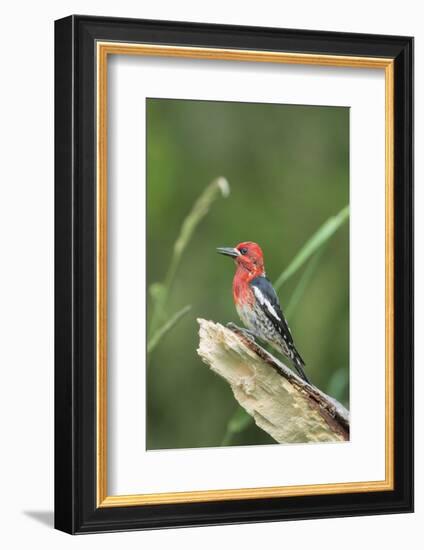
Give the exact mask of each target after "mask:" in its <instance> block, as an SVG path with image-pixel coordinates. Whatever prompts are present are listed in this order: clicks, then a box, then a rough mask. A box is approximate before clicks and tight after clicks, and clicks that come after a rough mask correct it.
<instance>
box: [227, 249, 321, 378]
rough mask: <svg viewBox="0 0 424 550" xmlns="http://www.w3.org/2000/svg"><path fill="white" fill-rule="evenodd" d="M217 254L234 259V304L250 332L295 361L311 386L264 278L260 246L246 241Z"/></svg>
mask: <svg viewBox="0 0 424 550" xmlns="http://www.w3.org/2000/svg"><path fill="white" fill-rule="evenodd" d="M217 251H218V252H219V253H220V254H225V255H226V256H231V257H232V258H234V260H235V264H236V273H235V275H234V279H233V297H234V303H235V306H236V309H237V313H238V314H239V317H240V319H241V320H242V321H243V323H244V325H245V326H246V327H247V329H248V332H249V333H250V334H252V335H253V336H255V337H257V338H259V339H261V340H263V341H265V342H268V343H269V344H270V345H271V346H272V347H273V348H274V349H276V350H277V351H279V352H280V353H283V355H285V356H286V357H287V358H288V359H290V360H291V361H292V362H293V365H294V366H295V368H296V370H297V372H298V373H299V375H300V376H301V377H302V378H303V379H304V380H305V381H306V382H308V383H310V382H309V380H308V377H307V376H306V374H305V371H304V369H303V367H304V366H305V362H304V361H303V359H302V357H301V356H300V354H299V352H298V351H297V349H296V346H295V345H294V342H293V337H292V335H291V332H290V329H289V326H288V324H287V321H286V319H285V317H284V315H283V312H282V311H281V306H280V302H279V300H278V296H277V294H276V292H275V290H274V288H273V286H272V284H271V283H270V281H269V280H268V279H267V278H266V276H265V267H264V256H263V253H262V250H261V247H260V246H259V245H257V244H256V243H252V242H244V243H240V244H238V245H237V246H236V247H235V248H218V249H217Z"/></svg>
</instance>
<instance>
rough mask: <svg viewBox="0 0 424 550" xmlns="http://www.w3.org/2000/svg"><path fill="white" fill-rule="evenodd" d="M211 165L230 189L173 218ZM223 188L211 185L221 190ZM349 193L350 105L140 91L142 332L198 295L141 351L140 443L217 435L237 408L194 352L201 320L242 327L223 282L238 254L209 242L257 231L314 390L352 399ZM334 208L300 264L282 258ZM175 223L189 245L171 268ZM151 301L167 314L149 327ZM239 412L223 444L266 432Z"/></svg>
mask: <svg viewBox="0 0 424 550" xmlns="http://www.w3.org/2000/svg"><path fill="white" fill-rule="evenodd" d="M217 173H221V174H225V176H226V178H228V181H230V182H231V195H230V197H228V198H227V200H225V201H218V202H215V203H214V205H213V207H212V208H210V209H209V211H208V213H207V218H206V219H205V218H202V220H203V221H202V222H201V223H200V222H199V223H197V225H195V227H188V228H186V229H184V231H183V228H182V224H181V221H182V220H185V219H186V218H187V216H188V213H190V212H192V211H193V209H194V207H192V205H194V204H195V203H196V201H197V200H198V197H200V196H201V195H202V194H203V192H204V191H205V185H206V183H207V182H209V181H211V180H212V179H213V178H214V177H215V175H216V174H217ZM221 194H222V192H221V191H220V190H218V191H217V195H216V197H215V198H216V199H217V198H218V197H219V196H220V195H221ZM348 202H349V109H347V108H340V107H315V106H310V107H308V106H301V105H270V104H245V103H230V102H208V101H181V100H162V99H149V100H148V102H147V213H148V214H147V216H148V218H147V262H146V266H147V284H148V288H149V303H148V309H147V317H148V326H149V339H150V338H151V337H152V335H153V334H154V333H155V332H156V330H157V329H158V328H160V327H163V325H164V324H165V322H166V321H167V320H168V319H170V318H171V317H172V312H177V311H180V310H181V308H182V306H184V305H185V304H191V306H192V308H191V310H190V312H189V313H188V314H187V313H186V314H185V315H183V316H182V317H180V318H179V319H178V322H177V323H176V324H174V325H173V326H172V330H169V331H168V332H166V337H164V338H162V339H160V342H159V344H158V345H156V347H155V348H154V352H153V353H150V354H149V356H148V365H149V368H148V372H147V441H146V446H147V448H148V449H164V448H189V447H208V446H209V447H212V446H217V445H220V444H221V443H222V440H223V436H224V434H225V433H226V430H227V426H228V421H229V419H231V418H232V417H233V414H234V410H235V401H234V396H233V394H232V392H231V389H230V388H229V387H228V384H226V382H224V381H223V380H221V379H220V378H219V377H218V376H215V375H214V374H213V373H211V371H210V370H209V369H208V368H206V367H205V365H203V364H202V363H201V362H200V359H199V357H198V355H197V353H196V349H197V347H198V339H199V337H198V325H197V322H196V318H197V317H204V318H207V319H212V320H214V321H219V322H221V323H226V322H228V321H234V322H236V323H238V324H240V321H239V319H238V317H237V313H236V311H235V308H234V304H233V300H232V292H231V282H232V278H233V274H234V265H233V262H232V261H231V260H230V259H229V258H225V257H223V256H220V255H218V254H217V253H216V247H218V246H234V245H236V244H237V243H239V242H241V241H247V240H252V241H256V242H258V243H259V244H260V245H261V247H262V249H263V250H264V254H265V263H266V268H267V275H268V277H269V278H270V279H271V280H272V281H276V280H278V279H279V278H280V276H281V275H282V269H283V268H285V269H284V271H283V273H286V274H285V275H284V279H283V282H282V283H281V286H280V288H279V292H278V294H279V298H280V301H281V304H282V306H283V310H284V312H285V314H286V315H287V316H288V317H290V326H291V329H292V332H293V336H294V339H295V342H296V345H297V347H298V348H299V351H300V353H301V354H302V356H303V357H304V359H305V361H306V364H307V368H308V373H309V374H310V376H311V379H312V380H313V381H314V383H316V385H317V386H318V387H319V388H321V389H322V390H323V391H325V392H327V393H330V394H331V395H333V396H334V397H335V398H336V399H338V400H339V401H341V402H343V403H345V404H346V405H348V401H349V383H348V376H349V225H348V223H346V221H347V219H348V211H347V210H346V211H344V213H343V214H342V212H343V209H344V207H345V205H346V204H348ZM202 210H203V209H202ZM199 211H200V209H199ZM337 212H339V213H340V214H338V215H337V216H336V217H335V220H334V221H331V223H330V224H329V225H328V226H327V229H326V231H325V232H323V233H322V234H321V236H320V237H319V241H321V239H322V241H323V242H322V244H321V245H320V246H317V241H314V242H313V243H312V245H311V244H310V245H308V247H309V248H307V249H306V252H305V250H303V252H302V257H303V258H304V259H303V263H302V265H300V264H299V259H297V260H296V262H297V267H296V264H294V267H293V266H292V267H290V266H291V265H292V262H294V260H295V259H296V258H297V257H298V255H299V254H300V251H301V250H302V247H303V246H305V247H306V243H308V241H309V239H310V238H311V235H314V233H315V232H316V231H317V228H319V227H321V226H322V224H323V221H324V220H329V218H331V217H333V216H334V213H337ZM340 218H342V220H341V219H340ZM343 219H344V222H343ZM183 225H184V224H183ZM335 225H338V228H336V229H334V226H335ZM329 233H331V236H328V235H329ZM182 234H184V235H187V239H188V240H187V242H188V243H189V244H188V245H187V244H185V245H184V246H183V247H182V252H181V255H180V257H179V259H178V262H177V264H176V266H175V267H173V268H172V270H171V274H172V277H170V276H169V271H170V266H171V262H172V261H173V260H172V258H173V256H174V253H175V243H176V241H177V240H178V239H179V237H180V236H181V235H182ZM324 241H325V242H324ZM318 244H320V243H318ZM178 249H179V248H178V247H177V250H178ZM314 264H315V266H314ZM286 266H287V267H286ZM289 268H290V269H291V271H292V273H291V274H290V273H289V276H287V270H288V269H289ZM164 274H166V275H165V276H164ZM169 280H170V281H171V283H172V284H171V285H169V287H168V289H167V290H166V285H167V284H168V283H167V281H169ZM158 281H161V283H157V282H158ZM152 285H154V286H152ZM158 300H159V301H160V302H162V304H163V309H164V310H166V316H164V315H162V316H161V317H160V319H159V318H158V319H157V321H155V323H157V324H156V329H155V331H154V332H151V328H150V327H151V326H152V319H153V316H154V315H155V310H156V308H157V305H156V303H157V301H158ZM156 315H158V314H157V313H156ZM340 370H341V371H342V372H343V373H344V379H343V380H345V382H343V383H338V384H336V383H335V382H333V381H332V380H333V377H334V376H335V373H336V372H338V371H340ZM340 378H341V375H340ZM334 384H335V385H334ZM331 388H333V389H335V391H334V392H333V391H330V390H331ZM239 414H240V415H241V416H242V414H243V413H242V412H240V413H239ZM239 420H240V422H238V423H236V424H231V427H230V431H231V434H232V435H231V440H230V443H229V444H237V445H259V444H269V443H273V442H272V440H271V439H270V438H269V436H267V434H265V432H263V431H262V430H260V429H259V428H257V427H256V425H255V424H254V423H252V422H250V420H249V418H248V419H247V421H248V423H247V425H244V424H243V422H242V421H241V419H239Z"/></svg>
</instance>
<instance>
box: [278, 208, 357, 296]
mask: <svg viewBox="0 0 424 550" xmlns="http://www.w3.org/2000/svg"><path fill="white" fill-rule="evenodd" d="M348 217H349V206H346V207H345V208H343V210H341V211H340V212H339V213H338V214H337V216H334V217H331V218H330V219H329V220H327V221H326V222H325V223H324V224H323V225H322V227H320V228H319V229H318V231H317V232H316V233H314V234H313V235H312V237H311V238H310V239H309V240H308V241H307V242H306V243H305V244H304V245H303V246H302V248H301V249H300V250H299V252H298V253H297V254H296V256H295V257H294V259H293V260H292V262H291V263H290V265H289V266H288V267H287V268H286V269H285V270H284V271H283V272H282V273H281V275H280V276H279V277H278V279H277V280H276V281H275V283H274V287H275V290H279V289H280V288H281V287H282V286H283V284H284V283H285V282H286V281H287V280H288V279H289V278H290V277H291V276H292V275H294V274H295V273H296V271H297V270H298V269H300V268H301V267H302V265H303V264H304V263H305V262H306V260H308V259H309V258H310V257H311V256H312V254H313V253H314V252H316V251H317V250H318V249H319V248H321V247H322V246H323V245H324V244H325V243H326V242H327V241H328V239H329V238H330V237H332V236H333V235H334V233H335V232H336V231H337V229H339V227H340V226H341V225H342V224H343V223H344V222H345V221H346V220H347V219H348Z"/></svg>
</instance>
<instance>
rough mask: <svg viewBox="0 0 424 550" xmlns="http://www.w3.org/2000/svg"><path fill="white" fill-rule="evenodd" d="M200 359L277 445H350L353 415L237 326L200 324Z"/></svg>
mask: <svg viewBox="0 0 424 550" xmlns="http://www.w3.org/2000/svg"><path fill="white" fill-rule="evenodd" d="M198 323H199V325H200V330H199V336H200V342H199V349H198V350H197V352H198V354H199V356H200V357H201V359H202V360H203V362H204V363H206V364H207V365H208V366H209V367H210V368H211V370H212V371H214V372H216V373H217V374H219V375H220V376H222V378H224V379H225V380H226V381H227V382H228V383H229V384H230V386H231V389H232V391H233V394H234V397H235V399H236V400H237V401H238V403H239V404H240V405H241V406H242V407H243V409H244V410H245V411H246V412H247V413H248V414H250V415H251V416H252V417H253V419H254V421H255V422H256V424H257V425H258V426H259V427H260V428H261V429H263V430H264V431H265V432H267V433H268V434H269V435H270V436H271V437H272V438H273V439H275V441H277V442H278V443H309V442H330V441H333V442H334V441H346V440H348V439H349V412H348V411H347V410H346V409H345V407H343V405H341V404H340V403H339V402H338V401H336V400H335V399H333V398H332V397H330V396H328V395H326V394H325V393H323V392H321V391H320V390H319V389H318V388H316V387H315V386H312V385H310V384H308V383H306V382H305V381H304V380H302V379H301V378H300V377H299V376H298V375H297V374H296V373H295V372H294V371H292V370H291V369H289V368H288V367H287V366H286V365H284V363H282V362H281V361H280V360H279V359H277V358H276V357H274V356H273V355H271V354H270V353H269V352H267V351H266V350H265V349H263V348H262V347H261V346H260V345H258V344H257V343H256V342H254V341H253V340H252V339H250V338H248V337H247V336H246V335H245V334H244V333H243V332H242V331H241V330H240V329H238V327H236V326H235V325H233V326H231V328H227V327H224V326H222V325H220V324H219V323H214V322H213V321H207V320H205V319H198Z"/></svg>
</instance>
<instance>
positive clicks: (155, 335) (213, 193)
mask: <svg viewBox="0 0 424 550" xmlns="http://www.w3.org/2000/svg"><path fill="white" fill-rule="evenodd" d="M229 194H230V186H229V184H228V182H227V180H226V179H225V178H217V179H216V180H214V181H213V182H212V183H210V184H209V185H208V186H207V187H206V189H205V190H204V191H203V193H202V194H201V195H200V197H199V198H198V199H197V201H196V202H195V203H194V205H193V208H192V209H191V211H190V213H189V214H188V215H187V217H186V218H185V219H184V221H183V224H182V226H181V230H180V234H179V236H178V238H177V240H176V241H175V244H174V249H173V254H172V258H171V263H170V266H169V269H168V272H167V275H166V277H165V282H164V283H152V284H151V285H150V287H149V293H150V296H151V298H152V309H153V315H152V320H151V323H150V329H149V334H151V336H150V338H149V341H148V343H147V353H151V352H152V351H153V350H154V349H155V347H156V346H157V345H158V343H159V341H160V340H161V338H162V337H163V336H165V334H166V333H167V332H169V331H170V330H171V329H172V327H174V326H175V325H176V324H177V323H178V321H179V320H180V319H181V318H182V317H183V316H184V315H185V314H186V313H188V312H189V311H190V309H191V306H185V307H183V308H182V309H181V310H179V311H178V312H177V313H176V314H175V315H173V316H172V317H171V319H170V320H169V321H167V322H165V324H163V325H162V326H160V327H159V328H158V325H159V323H160V322H161V321H163V319H164V318H165V313H166V312H165V304H166V302H167V299H168V295H169V292H170V291H171V287H172V283H173V281H174V278H175V274H176V272H177V269H178V266H179V264H180V262H181V257H182V255H183V253H184V250H185V249H186V247H187V246H188V244H189V242H190V239H191V237H192V236H193V233H194V232H195V230H196V228H197V226H198V225H199V223H200V222H201V221H202V219H203V218H204V217H205V216H206V214H207V213H208V212H209V209H210V207H211V206H212V204H213V203H214V202H215V200H216V199H217V198H218V197H219V196H220V195H222V196H223V197H228V195H229Z"/></svg>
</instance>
